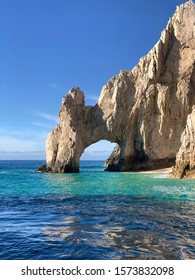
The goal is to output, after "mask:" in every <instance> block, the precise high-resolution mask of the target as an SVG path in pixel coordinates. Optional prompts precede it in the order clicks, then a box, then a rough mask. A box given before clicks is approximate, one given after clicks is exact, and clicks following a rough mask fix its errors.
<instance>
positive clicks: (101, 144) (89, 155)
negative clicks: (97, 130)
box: [80, 140, 117, 168]
mask: <svg viewBox="0 0 195 280" xmlns="http://www.w3.org/2000/svg"><path fill="white" fill-rule="evenodd" d="M116 144H117V143H115V142H110V141H108V140H100V141H98V142H96V143H94V144H91V145H89V146H88V147H87V148H86V149H85V150H84V152H83V154H82V155H81V157H80V167H81V168H82V163H83V162H86V161H91V162H93V161H94V162H95V161H96V162H99V164H100V165H102V164H103V163H105V162H106V160H107V159H108V157H109V156H110V155H111V153H112V151H113V149H114V148H115V146H116Z"/></svg>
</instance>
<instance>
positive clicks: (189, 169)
mask: <svg viewBox="0 0 195 280" xmlns="http://www.w3.org/2000/svg"><path fill="white" fill-rule="evenodd" d="M181 143H182V144H181V147H180V149H179V152H178V153H177V157H176V164H175V166H174V168H173V172H172V175H171V177H173V178H195V106H194V107H193V109H192V113H191V114H190V115H188V119H187V124H186V128H185V130H184V132H183V133H182V137H181Z"/></svg>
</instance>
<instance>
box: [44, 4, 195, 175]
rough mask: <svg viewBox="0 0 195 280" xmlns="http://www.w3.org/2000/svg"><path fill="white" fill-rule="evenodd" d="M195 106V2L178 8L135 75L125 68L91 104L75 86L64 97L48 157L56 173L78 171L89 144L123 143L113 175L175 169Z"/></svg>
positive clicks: (112, 160) (112, 159) (112, 164)
mask: <svg viewBox="0 0 195 280" xmlns="http://www.w3.org/2000/svg"><path fill="white" fill-rule="evenodd" d="M193 105H195V4H194V3H193V2H192V1H188V2H186V3H185V4H182V5H181V6H179V7H178V8H177V9H176V12H175V14H174V15H173V17H172V18H171V19H170V20H169V22H168V24H167V26H166V29H165V30H164V31H163V32H162V34H161V37H160V40H159V41H158V42H157V44H156V45H155V46H154V47H153V48H152V50H151V51H150V52H149V53H148V54H147V55H146V56H144V57H143V58H141V59H140V62H139V63H138V65H137V66H135V67H134V68H133V69H132V70H131V71H127V70H122V71H121V72H120V74H119V75H117V76H115V77H113V78H111V79H110V80H109V81H108V83H107V84H106V85H105V86H104V87H103V88H102V91H101V94H100V98H99V100H98V102H97V104H96V105H95V106H85V101H84V93H83V92H82V91H81V90H80V89H79V88H77V87H74V88H73V89H71V90H70V91H69V93H68V94H67V95H66V96H65V97H63V100H62V107H61V109H60V111H59V118H60V124H59V125H57V126H56V128H55V129H54V130H53V131H52V132H51V133H49V135H48V137H47V141H46V156H47V164H48V167H49V170H52V171H53V172H78V171H79V160H80V156H81V155H82V153H83V152H84V150H85V148H87V147H88V146H89V145H91V144H93V143H96V142H98V141H99V140H102V139H105V140H108V141H111V142H115V143H116V144H117V148H116V149H115V150H114V152H113V153H112V155H111V156H110V157H109V160H108V161H107V165H108V167H107V170H109V171H129V170H148V169H154V168H162V167H168V166H172V165H174V163H175V158H176V154H177V152H178V151H179V149H180V146H181V145H182V141H183V138H182V135H183V133H184V130H185V128H186V123H187V119H188V115H189V114H191V113H192V107H193Z"/></svg>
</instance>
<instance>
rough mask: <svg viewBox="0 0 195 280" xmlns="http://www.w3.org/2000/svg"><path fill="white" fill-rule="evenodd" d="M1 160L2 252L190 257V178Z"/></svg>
mask: <svg viewBox="0 0 195 280" xmlns="http://www.w3.org/2000/svg"><path fill="white" fill-rule="evenodd" d="M42 163H43V162H42V161H0V245H1V249H0V259H1V260H18V259H20V260H26V259H31V260H51V259H53V260H59V259H61V260H96V259H101V260H113V259H114V260H116V259H117V260H118V259H124V260H132V259H133V260H135V259H139V260H141V259H150V260H155V259H158V260H171V259H175V260H177V259H181V258H185V259H195V180H194V179H186V180H178V179H170V178H168V177H167V175H166V174H163V173H131V172H127V173H115V172H114V173H112V172H111V173H110V172H104V167H103V162H101V161H83V162H81V172H80V173H77V174H51V173H38V172H36V169H37V168H38V167H39V166H40V165H41V164H42Z"/></svg>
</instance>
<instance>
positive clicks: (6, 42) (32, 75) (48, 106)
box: [0, 0, 184, 159]
mask: <svg viewBox="0 0 195 280" xmlns="http://www.w3.org/2000/svg"><path fill="white" fill-rule="evenodd" d="M183 2H184V1H180V0H171V1H170V0H158V1H157V0H151V1H144V0H139V1H131V0H93V1H92V0H71V1H70V0H0V34H1V44H0V159H44V158H45V152H44V150H45V139H46V135H47V133H48V132H49V131H50V130H51V129H52V128H53V127H54V126H55V125H56V123H57V121H58V120H57V113H58V110H59V108H60V105H61V99H62V96H63V95H65V94H66V93H67V92H68V91H69V89H70V88H71V87H73V86H79V87H80V88H81V89H82V90H83V91H84V92H85V95H86V104H88V105H93V104H95V102H96V100H97V98H98V96H99V94H100V91H101V88H102V86H103V85H104V84H105V83H106V82H107V81H108V79H109V78H110V77H112V76H114V75H117V74H118V73H119V71H120V69H127V70H130V69H132V68H133V67H134V66H135V65H136V64H137V63H138V61H139V59H140V57H142V56H144V55H146V54H147V52H148V51H149V50H150V49H151V48H152V47H153V46H154V44H155V43H156V42H157V41H158V39H159V37H160V34H161V31H162V30H163V29H164V28H165V26H166V24H167V21H168V19H169V18H170V17H171V16H172V14H173V13H174V11H175V8H176V6H177V5H180V4H181V3H183ZM112 147H113V145H112V146H110V145H109V144H108V143H105V142H103V143H101V142H100V143H98V144H97V145H96V146H91V147H89V148H88V150H87V151H86V153H85V155H84V157H83V158H84V159H104V158H106V157H107V155H108V154H109V153H110V151H111V150H112Z"/></svg>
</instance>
